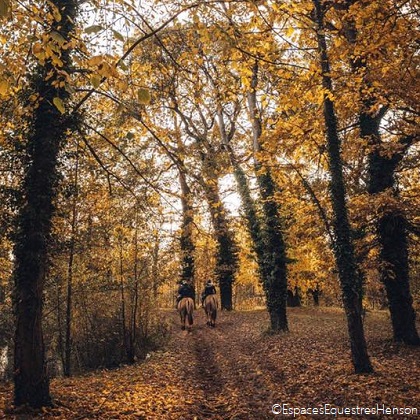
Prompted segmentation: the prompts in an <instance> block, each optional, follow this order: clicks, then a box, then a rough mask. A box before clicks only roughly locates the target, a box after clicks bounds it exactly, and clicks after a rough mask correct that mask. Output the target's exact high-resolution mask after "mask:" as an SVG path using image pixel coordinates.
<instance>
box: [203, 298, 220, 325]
mask: <svg viewBox="0 0 420 420" xmlns="http://www.w3.org/2000/svg"><path fill="white" fill-rule="evenodd" d="M203 306H204V310H205V312H206V316H207V325H208V326H209V327H215V326H216V318H217V306H218V305H217V298H216V295H208V296H206V298H205V299H204V302H203Z"/></svg>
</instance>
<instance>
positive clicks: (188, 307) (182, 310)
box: [178, 297, 194, 331]
mask: <svg viewBox="0 0 420 420" xmlns="http://www.w3.org/2000/svg"><path fill="white" fill-rule="evenodd" d="M178 312H179V315H180V317H181V329H182V330H185V327H187V329H188V331H191V327H192V325H193V312H194V301H193V300H192V299H191V298H189V297H185V298H182V299H181V300H180V301H179V303H178Z"/></svg>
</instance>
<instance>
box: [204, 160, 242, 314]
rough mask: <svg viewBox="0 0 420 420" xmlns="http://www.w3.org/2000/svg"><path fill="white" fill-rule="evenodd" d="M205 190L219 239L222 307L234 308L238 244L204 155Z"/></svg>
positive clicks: (211, 168)
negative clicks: (233, 291)
mask: <svg viewBox="0 0 420 420" xmlns="http://www.w3.org/2000/svg"><path fill="white" fill-rule="evenodd" d="M203 173H204V181H203V186H204V192H205V195H206V199H207V202H208V205H209V209H210V215H211V220H212V224H213V228H214V233H215V236H216V241H217V255H216V269H215V274H216V278H217V282H218V284H219V288H220V302H221V308H222V309H224V310H227V311H230V310H232V309H233V304H232V295H233V293H232V287H233V283H234V281H235V273H236V270H237V267H238V256H237V245H236V243H235V240H234V236H233V232H232V231H231V230H230V229H229V222H228V219H227V215H226V210H225V208H224V205H223V202H222V200H221V199H220V195H219V186H218V178H217V174H216V173H215V170H214V168H213V164H212V162H211V159H210V157H209V156H205V157H203Z"/></svg>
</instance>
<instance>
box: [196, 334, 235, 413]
mask: <svg viewBox="0 0 420 420" xmlns="http://www.w3.org/2000/svg"><path fill="white" fill-rule="evenodd" d="M210 333H211V330H210V328H209V327H207V326H202V327H201V326H200V327H198V328H197V329H196V331H195V339H194V341H193V352H194V356H195V370H196V375H197V376H196V379H197V381H198V382H199V386H200V388H201V390H202V392H203V396H204V398H203V401H202V402H201V403H200V405H199V407H198V412H197V415H198V418H199V419H209V418H211V419H214V420H226V419H230V418H231V416H230V415H229V407H228V402H227V401H226V395H225V394H224V380H223V377H222V375H221V371H220V366H219V364H218V361H217V357H216V352H215V348H214V346H213V344H214V343H213V342H212V339H211V337H210V335H211V334H210Z"/></svg>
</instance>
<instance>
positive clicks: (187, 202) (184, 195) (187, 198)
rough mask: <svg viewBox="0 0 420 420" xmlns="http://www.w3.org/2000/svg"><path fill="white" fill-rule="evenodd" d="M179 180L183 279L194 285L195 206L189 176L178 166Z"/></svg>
mask: <svg viewBox="0 0 420 420" xmlns="http://www.w3.org/2000/svg"><path fill="white" fill-rule="evenodd" d="M178 170H179V182H180V184H181V204H182V224H181V241H180V242H181V243H180V245H181V255H182V272H181V279H182V280H185V281H187V282H188V283H190V284H191V285H193V286H194V271H195V267H194V251H195V246H194V242H193V237H192V233H193V230H192V228H193V222H194V219H193V214H194V213H193V212H194V210H193V207H192V195H191V190H190V187H189V186H188V183H187V177H186V174H185V172H183V170H182V167H178Z"/></svg>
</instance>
